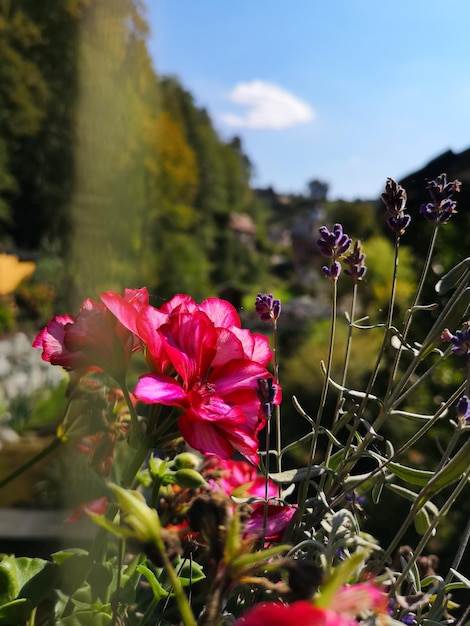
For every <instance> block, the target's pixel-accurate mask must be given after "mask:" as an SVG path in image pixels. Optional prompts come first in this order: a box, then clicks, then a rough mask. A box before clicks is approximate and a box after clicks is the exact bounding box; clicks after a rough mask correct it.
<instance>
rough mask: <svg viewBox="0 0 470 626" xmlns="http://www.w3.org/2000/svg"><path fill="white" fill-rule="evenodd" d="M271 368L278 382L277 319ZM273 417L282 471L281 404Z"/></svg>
mask: <svg viewBox="0 0 470 626" xmlns="http://www.w3.org/2000/svg"><path fill="white" fill-rule="evenodd" d="M273 369H274V382H275V383H276V385H280V382H279V362H278V359H277V320H274V321H273ZM274 417H275V423H276V463H277V468H276V469H277V471H278V472H282V438H281V405H280V404H276V405H275V407H274ZM280 496H281V486H280V485H279V497H280Z"/></svg>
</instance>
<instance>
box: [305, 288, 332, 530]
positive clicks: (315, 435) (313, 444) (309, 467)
mask: <svg viewBox="0 0 470 626" xmlns="http://www.w3.org/2000/svg"><path fill="white" fill-rule="evenodd" d="M331 289H332V298H331V302H332V305H331V319H330V336H329V341H328V359H327V364H326V372H325V376H324V378H323V386H322V390H321V396H320V403H319V405H318V411H317V416H316V420H315V426H314V427H313V428H314V430H313V436H312V442H311V444H310V453H309V458H308V463H307V475H306V478H305V480H304V482H303V483H302V487H301V489H300V492H299V513H298V517H297V519H302V516H303V514H304V511H305V502H306V500H307V494H308V487H309V484H310V472H311V471H312V466H313V460H314V457H315V453H316V450H317V443H318V435H319V430H320V424H321V419H322V416H323V410H324V408H325V403H326V397H327V394H328V387H329V380H330V374H331V365H332V362H333V348H334V342H335V333H336V315H337V297H338V287H337V284H336V280H333V281H332V287H331Z"/></svg>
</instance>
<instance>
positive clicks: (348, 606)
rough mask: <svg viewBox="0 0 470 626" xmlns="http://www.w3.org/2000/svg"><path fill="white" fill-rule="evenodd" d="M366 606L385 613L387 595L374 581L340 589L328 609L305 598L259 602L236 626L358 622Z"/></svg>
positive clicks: (353, 624)
mask: <svg viewBox="0 0 470 626" xmlns="http://www.w3.org/2000/svg"><path fill="white" fill-rule="evenodd" d="M365 610H370V611H373V612H374V613H375V614H377V615H384V616H385V615H386V614H387V596H386V595H385V593H383V591H381V590H380V589H379V588H378V587H377V586H375V585H373V584H370V583H359V584H356V585H350V586H347V587H342V588H341V589H339V591H338V592H337V593H336V594H335V595H334V596H333V598H332V600H331V603H330V604H329V607H328V608H327V609H326V608H322V607H319V606H314V605H313V604H310V602H306V601H299V602H293V603H292V604H290V605H288V606H286V605H284V604H274V603H270V604H257V605H256V606H255V607H254V608H252V609H251V610H249V611H248V612H247V613H246V614H245V615H243V616H242V617H241V618H240V619H239V620H237V621H236V622H235V626H297V624H298V623H301V624H302V626H357V625H358V622H357V621H356V620H355V619H354V617H355V616H357V615H359V614H360V613H362V612H363V611H365Z"/></svg>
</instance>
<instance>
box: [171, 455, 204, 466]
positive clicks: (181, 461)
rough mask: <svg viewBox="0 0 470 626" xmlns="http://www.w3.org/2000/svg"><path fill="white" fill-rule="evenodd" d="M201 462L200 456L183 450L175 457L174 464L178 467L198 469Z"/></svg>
mask: <svg viewBox="0 0 470 626" xmlns="http://www.w3.org/2000/svg"><path fill="white" fill-rule="evenodd" d="M200 463H201V460H200V458H199V457H198V456H197V455H196V454H193V453H192V452H182V453H181V454H178V455H177V456H175V458H174V459H173V464H174V465H175V466H176V468H177V469H183V468H189V469H196V468H197V467H199V465H200Z"/></svg>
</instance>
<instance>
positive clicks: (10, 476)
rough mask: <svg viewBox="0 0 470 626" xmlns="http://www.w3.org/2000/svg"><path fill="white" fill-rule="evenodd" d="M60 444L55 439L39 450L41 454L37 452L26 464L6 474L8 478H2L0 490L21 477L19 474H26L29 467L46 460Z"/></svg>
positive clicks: (59, 441)
mask: <svg viewBox="0 0 470 626" xmlns="http://www.w3.org/2000/svg"><path fill="white" fill-rule="evenodd" d="M61 444H62V440H61V439H59V438H58V437H56V438H55V439H54V440H53V441H51V443H50V444H49V445H48V446H46V447H45V448H44V449H43V450H41V452H38V453H37V454H36V455H34V456H33V457H32V458H31V459H29V461H26V463H24V464H23V465H22V466H21V467H18V468H17V469H16V470H14V471H13V472H12V473H11V474H8V476H6V477H5V478H2V480H0V489H2V487H5V485H8V483H11V481H12V480H15V478H18V476H21V474H23V473H24V472H26V470H28V469H29V468H30V467H32V466H33V465H36V463H38V462H39V461H41V460H42V459H44V458H46V456H48V455H49V454H51V452H53V451H54V450H55V449H56V448H58V447H59V446H60V445H61Z"/></svg>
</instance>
